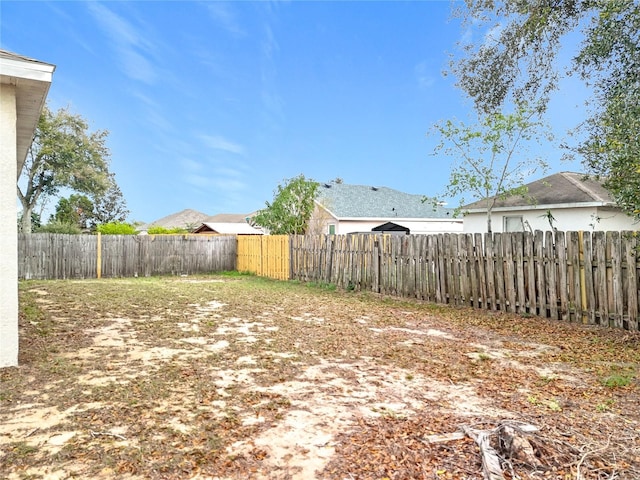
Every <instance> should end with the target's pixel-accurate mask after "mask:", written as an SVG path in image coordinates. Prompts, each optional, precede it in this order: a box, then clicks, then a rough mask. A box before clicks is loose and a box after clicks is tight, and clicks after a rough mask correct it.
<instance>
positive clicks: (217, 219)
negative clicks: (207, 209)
mask: <svg viewBox="0 0 640 480" xmlns="http://www.w3.org/2000/svg"><path fill="white" fill-rule="evenodd" d="M254 215H255V212H252V213H218V214H217V215H213V216H211V217H207V218H206V219H205V220H203V223H247V217H252V216H254Z"/></svg>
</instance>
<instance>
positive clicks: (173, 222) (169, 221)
mask: <svg viewBox="0 0 640 480" xmlns="http://www.w3.org/2000/svg"><path fill="white" fill-rule="evenodd" d="M207 218H209V215H207V214H206V213H202V212H199V211H197V210H192V209H190V208H187V209H185V210H182V211H180V212H177V213H172V214H171V215H167V216H166V217H162V218H159V219H158V220H155V221H153V222H150V223H147V224H145V225H142V226H140V227H139V228H138V231H139V232H140V233H146V232H147V231H148V230H149V228H151V227H163V228H184V229H186V230H189V231H191V230H193V229H194V228H196V227H197V226H198V225H201V224H202V222H204V221H205V220H206V219H207Z"/></svg>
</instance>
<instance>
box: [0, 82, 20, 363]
mask: <svg viewBox="0 0 640 480" xmlns="http://www.w3.org/2000/svg"><path fill="white" fill-rule="evenodd" d="M16 122H17V111H16V94H15V87H14V86H12V85H5V84H2V85H0V225H2V228H0V367H8V366H13V365H17V364H18V322H17V318H18V225H17V221H16V220H17V219H16V177H17V173H18V172H17V169H18V167H17V162H16V155H17V150H16Z"/></svg>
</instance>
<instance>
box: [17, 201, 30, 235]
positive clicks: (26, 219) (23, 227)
mask: <svg viewBox="0 0 640 480" xmlns="http://www.w3.org/2000/svg"><path fill="white" fill-rule="evenodd" d="M32 213H33V207H31V206H26V205H23V206H22V218H21V219H20V231H21V232H22V233H31V214H32Z"/></svg>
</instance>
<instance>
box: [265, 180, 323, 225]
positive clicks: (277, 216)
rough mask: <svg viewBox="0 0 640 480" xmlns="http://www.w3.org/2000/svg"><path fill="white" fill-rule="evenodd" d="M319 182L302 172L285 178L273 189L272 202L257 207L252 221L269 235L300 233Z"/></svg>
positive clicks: (308, 216) (307, 220) (311, 210)
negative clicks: (259, 207) (264, 206)
mask: <svg viewBox="0 0 640 480" xmlns="http://www.w3.org/2000/svg"><path fill="white" fill-rule="evenodd" d="M319 185H320V184H319V183H318V182H316V181H314V180H311V179H307V178H305V176H304V175H302V174H301V175H298V176H297V177H294V178H291V179H286V180H284V183H283V184H282V185H278V188H277V189H276V190H275V192H274V198H273V201H272V202H271V203H269V202H265V203H266V208H264V209H262V210H260V211H258V213H257V214H256V215H255V217H253V222H254V223H255V224H257V225H259V226H261V227H263V228H265V229H267V230H268V231H269V233H271V234H272V235H287V234H295V235H303V234H304V233H305V232H306V231H307V227H308V224H309V219H310V218H311V214H312V213H313V209H314V207H315V203H314V199H315V198H316V194H317V192H318V187H319Z"/></svg>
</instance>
